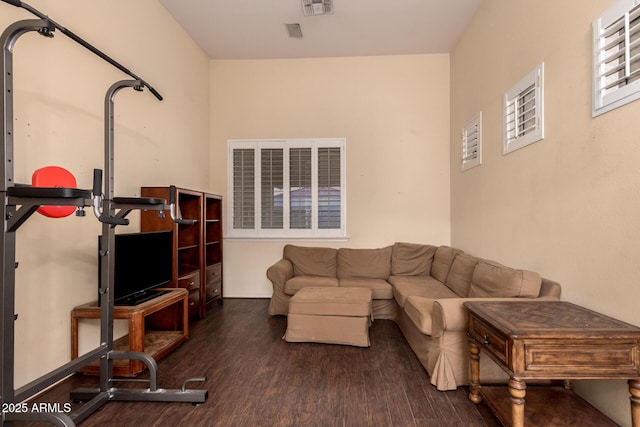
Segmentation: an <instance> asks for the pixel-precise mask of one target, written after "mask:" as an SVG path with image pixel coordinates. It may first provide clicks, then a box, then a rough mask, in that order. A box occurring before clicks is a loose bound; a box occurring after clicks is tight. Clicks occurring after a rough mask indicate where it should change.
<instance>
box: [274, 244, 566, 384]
mask: <svg viewBox="0 0 640 427" xmlns="http://www.w3.org/2000/svg"><path fill="white" fill-rule="evenodd" d="M267 277H268V278H269V280H270V281H271V283H272V284H273V296H272V298H271V301H270V304H269V314H270V315H285V316H286V315H287V314H288V307H289V300H290V299H291V297H292V296H293V295H295V293H296V292H297V291H298V290H300V289H302V288H304V287H307V286H313V287H332V286H333V287H339V286H342V287H365V288H369V289H371V291H372V315H373V318H374V319H391V320H394V321H395V322H396V323H397V324H398V326H399V327H400V330H401V331H402V333H403V334H404V336H405V338H406V339H407V341H408V343H409V345H410V346H411V348H412V349H413V351H414V352H415V353H416V355H417V357H418V359H419V360H420V362H421V363H422V365H423V366H424V367H425V369H426V370H427V372H428V373H429V375H430V378H431V383H432V384H433V385H434V386H435V387H436V388H437V389H438V390H454V389H456V388H457V387H458V386H461V385H467V384H468V383H469V356H468V342H467V336H466V332H467V320H468V317H467V312H466V309H465V308H464V307H463V303H464V302H465V301H468V300H470V299H473V300H478V299H485V300H510V299H515V298H517V299H518V300H522V299H550V300H557V299H559V298H560V291H561V288H560V285H559V284H558V283H557V282H554V281H552V280H548V279H545V278H541V277H540V275H539V274H538V273H535V272H532V271H528V270H522V269H514V268H510V267H507V266H504V265H501V264H499V263H497V262H495V261H490V260H486V259H482V258H478V257H475V256H472V255H469V254H466V253H464V252H463V251H462V250H460V249H456V248H452V247H448V246H438V247H436V246H433V245H423V244H415V243H395V244H394V245H392V246H388V247H385V248H378V249H351V248H340V249H334V248H319V247H303V246H296V245H286V246H285V247H284V250H283V257H282V259H280V260H279V261H278V262H276V263H275V264H274V265H272V266H271V267H269V268H268V270H267ZM480 367H481V372H480V378H481V381H482V382H483V383H492V382H504V381H506V379H507V378H508V377H507V376H506V374H505V373H504V372H503V371H502V370H501V369H500V368H499V367H498V366H497V365H495V364H494V363H493V362H492V361H490V360H489V359H488V358H484V359H483V363H481V364H480Z"/></svg>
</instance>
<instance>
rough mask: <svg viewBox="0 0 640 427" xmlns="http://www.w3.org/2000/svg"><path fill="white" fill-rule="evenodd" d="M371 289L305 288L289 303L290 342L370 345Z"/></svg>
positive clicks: (287, 333)
mask: <svg viewBox="0 0 640 427" xmlns="http://www.w3.org/2000/svg"><path fill="white" fill-rule="evenodd" d="M371 295H372V292H371V289H368V288H349V287H335V288H334V287H329V288H321V287H306V288H302V289H300V290H299V291H298V292H296V294H295V295H294V296H293V297H292V298H291V301H290V302H289V316H288V318H287V331H286V332H285V335H284V339H285V340H286V341H288V342H318V343H326V344H343V345H353V346H357V347H369V345H370V343H369V325H370V324H371Z"/></svg>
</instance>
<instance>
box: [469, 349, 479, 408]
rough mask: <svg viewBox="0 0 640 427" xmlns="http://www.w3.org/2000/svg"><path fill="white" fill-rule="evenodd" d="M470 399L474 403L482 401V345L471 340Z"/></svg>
mask: <svg viewBox="0 0 640 427" xmlns="http://www.w3.org/2000/svg"><path fill="white" fill-rule="evenodd" d="M469 369H470V372H469V390H470V393H469V399H470V400H471V401H472V402H473V403H480V402H482V395H481V394H480V389H481V388H482V386H481V385H480V347H478V346H477V345H476V343H475V342H474V341H471V340H469Z"/></svg>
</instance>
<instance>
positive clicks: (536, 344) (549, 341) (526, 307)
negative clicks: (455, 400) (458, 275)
mask: <svg viewBox="0 0 640 427" xmlns="http://www.w3.org/2000/svg"><path fill="white" fill-rule="evenodd" d="M464 305H465V307H467V309H468V310H469V333H468V335H469V350H470V359H471V365H470V367H471V372H470V389H471V392H470V394H469V398H470V399H471V401H473V402H474V403H480V402H482V400H483V397H484V398H485V401H486V402H487V404H488V405H489V407H490V408H491V409H492V410H493V411H494V412H496V415H497V416H498V418H499V419H500V420H501V421H502V422H503V423H504V424H509V421H511V425H513V426H517V427H520V426H523V425H524V422H525V421H524V420H525V396H526V395H527V386H526V381H527V380H541V379H545V380H565V381H568V380H571V379H626V380H628V383H629V392H630V393H631V418H632V423H633V426H634V427H640V328H638V327H635V326H633V325H630V324H628V323H624V322H621V321H619V320H616V319H613V318H611V317H608V316H605V315H602V314H599V313H596V312H594V311H591V310H588V309H586V308H584V307H580V306H577V305H574V304H571V303H568V302H562V301H540V302H538V301H522V302H519V301H509V302H488V301H483V302H466V303H465V304H464ZM481 351H482V352H484V353H485V354H486V355H488V356H489V357H490V358H491V359H493V360H494V361H495V362H496V363H497V364H498V365H499V366H500V367H502V369H504V370H505V371H506V372H507V373H508V374H509V376H510V377H511V379H510V381H509V387H508V392H509V393H508V396H510V412H511V414H510V415H511V417H510V418H511V419H510V420H509V419H504V418H509V417H508V416H506V417H505V416H504V414H502V416H501V415H500V414H499V413H498V412H499V411H500V407H502V408H504V405H505V399H502V402H495V401H494V400H495V399H496V396H497V395H496V394H495V393H494V392H493V390H491V391H490V390H489V389H493V388H487V390H484V389H483V387H482V386H481V385H480V352H481ZM555 396H556V397H553V398H552V399H554V400H549V399H548V398H539V397H536V398H532V399H530V400H531V401H530V402H529V403H531V404H532V405H533V404H534V403H536V402H543V403H542V404H545V405H555V403H556V401H555V400H556V399H557V400H558V401H560V400H562V399H560V398H559V397H558V396H559V395H555ZM576 398H577V396H576ZM577 399H579V398H577ZM528 401H529V400H528ZM570 405H575V401H572V403H570ZM584 406H585V407H590V406H589V405H586V404H585V405H584ZM592 410H593V414H592V413H588V412H585V413H581V414H579V415H580V416H581V417H583V418H584V419H585V420H588V421H589V425H603V424H602V423H603V422H604V423H606V422H609V423H611V422H610V421H608V420H607V419H606V418H605V417H603V418H604V421H600V420H597V419H594V418H593V417H597V416H601V414H599V413H598V412H597V411H595V410H594V409H593V408H592ZM563 411H564V409H562V408H557V409H556V410H555V412H554V414H553V416H554V417H557V416H560V417H562V415H563ZM527 412H528V413H529V412H533V411H527ZM547 412H548V409H547ZM575 412H576V410H575V408H573V413H574V415H575ZM535 418H536V417H535V416H534V417H529V416H527V425H535V423H534V422H531V421H532V420H534V419H535ZM611 424H612V425H615V424H613V423H611ZM566 425H570V424H566ZM604 425H606V424H604Z"/></svg>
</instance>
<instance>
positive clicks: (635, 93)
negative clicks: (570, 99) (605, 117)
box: [592, 0, 640, 117]
mask: <svg viewBox="0 0 640 427" xmlns="http://www.w3.org/2000/svg"><path fill="white" fill-rule="evenodd" d="M637 3H638V2H637V0H636V1H633V0H624V1H622V0H621V1H618V2H616V3H615V4H614V5H613V6H612V7H611V8H609V9H608V10H607V11H606V12H605V13H603V14H602V15H601V16H600V17H598V18H597V19H596V20H595V21H594V22H593V94H592V96H593V109H592V116H593V117H595V116H598V115H600V114H603V113H606V112H607V111H611V110H613V109H615V108H618V107H620V106H622V105H625V104H627V103H629V102H631V101H635V100H636V99H638V98H640V5H638V4H637Z"/></svg>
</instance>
